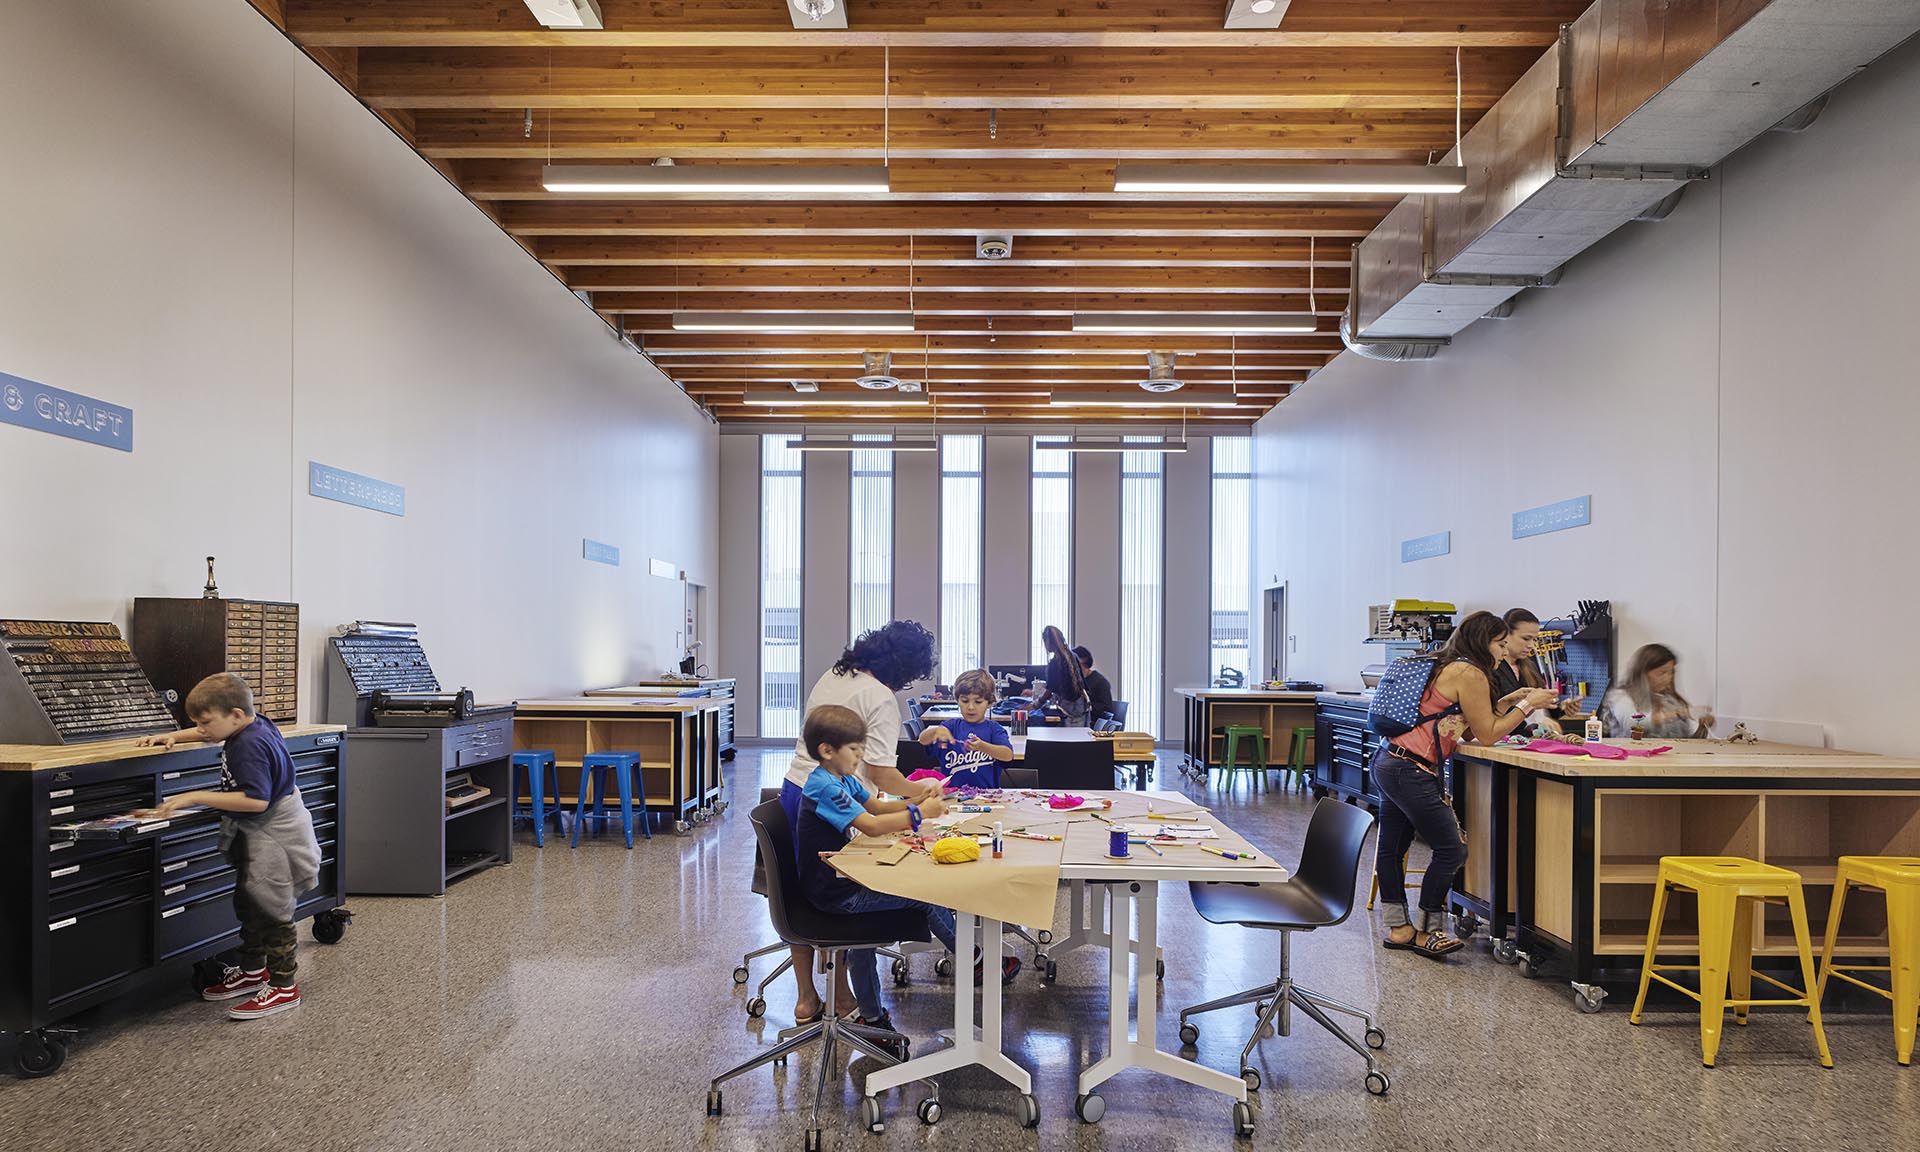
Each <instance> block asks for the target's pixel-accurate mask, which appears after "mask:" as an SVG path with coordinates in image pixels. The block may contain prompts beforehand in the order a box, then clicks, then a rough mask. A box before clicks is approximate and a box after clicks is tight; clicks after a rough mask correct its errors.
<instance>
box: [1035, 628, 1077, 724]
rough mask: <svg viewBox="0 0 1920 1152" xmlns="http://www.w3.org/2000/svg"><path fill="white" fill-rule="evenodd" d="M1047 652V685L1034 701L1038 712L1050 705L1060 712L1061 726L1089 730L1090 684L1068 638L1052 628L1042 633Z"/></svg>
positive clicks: (1043, 630) (1041, 636)
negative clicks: (1088, 694) (1088, 686)
mask: <svg viewBox="0 0 1920 1152" xmlns="http://www.w3.org/2000/svg"><path fill="white" fill-rule="evenodd" d="M1040 642H1041V643H1042V644H1043V645H1045V647H1046V649H1047V682H1046V687H1045V688H1044V689H1042V690H1041V692H1040V695H1039V696H1037V697H1035V698H1034V701H1033V707H1034V710H1035V711H1038V710H1040V709H1042V708H1045V707H1046V706H1047V705H1048V704H1052V705H1053V706H1054V707H1056V708H1058V709H1060V717H1061V722H1062V723H1064V724H1066V725H1067V726H1068V727H1072V728H1085V727H1086V726H1087V682H1086V678H1085V676H1084V675H1083V674H1082V673H1081V671H1080V659H1079V657H1077V656H1075V655H1074V654H1073V649H1071V648H1069V647H1067V637H1066V634H1065V633H1063V632H1061V631H1060V629H1058V628H1056V627H1054V626H1053V625H1051V624H1049V625H1047V626H1046V628H1044V629H1042V630H1041V632H1040Z"/></svg>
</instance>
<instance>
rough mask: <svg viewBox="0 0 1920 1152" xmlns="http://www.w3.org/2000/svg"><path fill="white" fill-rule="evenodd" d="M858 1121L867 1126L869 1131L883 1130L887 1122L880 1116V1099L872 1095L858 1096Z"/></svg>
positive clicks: (885, 1128)
mask: <svg viewBox="0 0 1920 1152" xmlns="http://www.w3.org/2000/svg"><path fill="white" fill-rule="evenodd" d="M860 1123H862V1124H865V1125H866V1126H867V1131H869V1132H885V1131H886V1130H887V1122H886V1121H885V1120H883V1119H881V1117H880V1101H878V1100H876V1099H874V1098H873V1097H872V1096H862V1097H861V1098H860Z"/></svg>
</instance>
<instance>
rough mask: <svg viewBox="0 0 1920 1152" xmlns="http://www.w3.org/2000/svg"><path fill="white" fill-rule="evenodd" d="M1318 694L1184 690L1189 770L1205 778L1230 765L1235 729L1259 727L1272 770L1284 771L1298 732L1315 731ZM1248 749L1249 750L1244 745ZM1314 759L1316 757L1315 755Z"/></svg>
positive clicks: (1186, 754) (1185, 749)
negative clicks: (1229, 738)
mask: <svg viewBox="0 0 1920 1152" xmlns="http://www.w3.org/2000/svg"><path fill="white" fill-rule="evenodd" d="M1318 695H1319V693H1317V692H1295V691H1286V690H1282V689H1272V690H1269V689H1265V688H1182V689H1180V699H1181V702H1182V705H1183V708H1182V711H1183V712H1184V714H1185V718H1186V733H1185V736H1186V738H1185V743H1184V744H1183V746H1182V751H1183V752H1184V754H1185V757H1186V766H1187V770H1188V771H1190V772H1194V773H1197V774H1198V775H1200V776H1202V777H1204V776H1206V775H1207V773H1208V772H1209V771H1210V770H1211V769H1213V768H1215V767H1219V766H1221V765H1222V764H1224V762H1225V757H1226V747H1227V745H1226V738H1225V737H1224V736H1222V735H1221V730H1222V729H1225V728H1227V727H1229V726H1247V727H1254V728H1259V729H1260V731H1261V734H1262V735H1263V737H1264V738H1265V740H1266V744H1267V767H1269V768H1272V767H1275V766H1276V764H1277V765H1281V766H1284V765H1285V764H1286V762H1287V758H1288V751H1289V749H1290V747H1291V744H1292V740H1293V730H1294V729H1295V728H1312V727H1313V706H1314V700H1315V699H1316V698H1317V697H1318ZM1241 747H1242V749H1244V748H1245V747H1246V745H1245V744H1242V745H1241ZM1308 755H1309V756H1310V755H1311V752H1310V751H1309V753H1308Z"/></svg>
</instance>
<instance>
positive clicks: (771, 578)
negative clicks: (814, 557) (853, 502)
mask: <svg viewBox="0 0 1920 1152" xmlns="http://www.w3.org/2000/svg"><path fill="white" fill-rule="evenodd" d="M791 439H792V437H791V436H790V435H789V434H786V433H774V434H769V435H765V436H762V437H761V438H760V735H762V736H798V735H799V734H800V556H801V552H800V541H801V532H802V526H801V517H802V515H803V512H802V509H803V508H804V506H805V505H804V503H803V501H802V492H801V487H802V484H803V480H802V476H801V471H800V452H799V450H798V449H796V448H794V447H793V446H792V444H791V443H790V441H791Z"/></svg>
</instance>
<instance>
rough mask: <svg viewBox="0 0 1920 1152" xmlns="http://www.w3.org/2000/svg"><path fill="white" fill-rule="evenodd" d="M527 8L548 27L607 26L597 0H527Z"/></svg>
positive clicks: (543, 25) (542, 24)
mask: <svg viewBox="0 0 1920 1152" xmlns="http://www.w3.org/2000/svg"><path fill="white" fill-rule="evenodd" d="M527 10H528V11H530V12H532V13H533V18H534V19H535V20H538V21H540V24H541V26H542V27H546V28H605V27H606V26H607V25H606V22H605V21H604V20H602V19H601V18H600V5H599V4H598V3H597V2H596V0H527Z"/></svg>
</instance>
